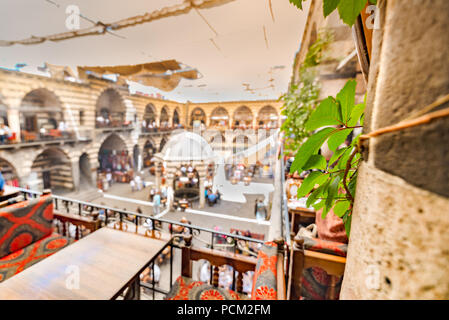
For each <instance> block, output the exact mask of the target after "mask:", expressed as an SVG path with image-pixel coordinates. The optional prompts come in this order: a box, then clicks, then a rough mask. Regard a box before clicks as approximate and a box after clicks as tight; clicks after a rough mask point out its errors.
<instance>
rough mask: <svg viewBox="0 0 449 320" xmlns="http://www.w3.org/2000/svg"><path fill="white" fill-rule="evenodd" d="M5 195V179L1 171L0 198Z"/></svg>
mask: <svg viewBox="0 0 449 320" xmlns="http://www.w3.org/2000/svg"><path fill="white" fill-rule="evenodd" d="M4 193H5V178H3V175H2V173H1V171H0V196H1V195H3V194H4Z"/></svg>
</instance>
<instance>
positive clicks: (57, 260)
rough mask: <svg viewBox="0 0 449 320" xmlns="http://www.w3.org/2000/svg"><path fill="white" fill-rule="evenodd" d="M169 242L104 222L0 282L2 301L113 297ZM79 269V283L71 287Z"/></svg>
mask: <svg viewBox="0 0 449 320" xmlns="http://www.w3.org/2000/svg"><path fill="white" fill-rule="evenodd" d="M166 244H167V241H163V240H156V239H151V238H148V237H144V236H142V235H139V234H133V233H132V232H125V231H119V230H115V229H112V228H109V227H103V228H101V229H99V230H97V231H95V232H93V233H92V234H90V235H88V236H86V237H85V238H83V239H81V240H79V241H77V242H75V243H74V244H72V245H70V246H68V247H67V248H64V249H62V250H60V251H58V252H57V253H55V254H54V255H52V256H50V257H48V258H46V259H44V260H43V261H41V262H39V263H37V264H35V265H33V266H31V267H30V268H28V269H26V270H24V271H23V272H21V273H19V274H17V275H15V276H13V277H11V278H9V279H8V280H6V281H4V282H2V283H0V300H4V299H27V300H35V299H43V300H46V299H50V300H53V299H66V300H69V299H70V300H71V299H83V300H84V299H95V300H97V299H98V300H106V299H114V298H116V297H117V296H118V295H119V294H120V293H121V292H122V291H123V290H124V289H125V288H126V287H128V286H130V285H131V286H132V284H133V283H138V282H139V281H140V280H139V274H140V273H141V272H142V271H143V270H144V269H145V267H146V266H147V265H148V263H149V262H150V261H151V260H152V259H153V258H154V257H155V256H157V255H158V254H159V252H160V251H162V250H163V248H164V247H165V245H166ZM77 268H79V288H78V289H69V288H70V283H73V282H71V280H72V279H76V274H75V273H74V270H76V269H77ZM74 275H75V276H74ZM66 283H68V284H69V286H67V284H66Z"/></svg>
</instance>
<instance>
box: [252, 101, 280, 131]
mask: <svg viewBox="0 0 449 320" xmlns="http://www.w3.org/2000/svg"><path fill="white" fill-rule="evenodd" d="M257 126H258V127H259V128H262V129H274V128H277V127H278V126H279V116H278V113H277V111H276V109H275V108H273V107H272V106H269V105H268V106H265V107H263V108H262V109H260V111H259V114H258V115H257Z"/></svg>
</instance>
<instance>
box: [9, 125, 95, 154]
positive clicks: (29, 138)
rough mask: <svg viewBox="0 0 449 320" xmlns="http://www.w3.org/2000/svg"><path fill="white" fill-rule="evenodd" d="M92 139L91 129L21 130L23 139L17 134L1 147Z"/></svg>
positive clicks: (87, 140) (14, 147)
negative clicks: (45, 131) (77, 130)
mask: <svg viewBox="0 0 449 320" xmlns="http://www.w3.org/2000/svg"><path fill="white" fill-rule="evenodd" d="M91 140H92V132H91V131H88V132H87V131H79V132H75V131H59V130H56V129H55V130H50V131H49V132H48V133H45V134H42V133H36V132H29V131H24V130H22V131H21V141H18V140H17V138H16V134H15V133H13V135H12V136H11V137H10V138H8V139H6V140H5V142H4V143H3V144H0V149H16V148H21V147H32V146H42V145H49V144H64V143H74V142H82V141H86V142H89V141H91Z"/></svg>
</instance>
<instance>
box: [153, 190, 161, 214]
mask: <svg viewBox="0 0 449 320" xmlns="http://www.w3.org/2000/svg"><path fill="white" fill-rule="evenodd" d="M160 210H161V193H160V191H159V190H158V191H157V192H156V194H155V195H154V197H153V213H154V214H155V215H158V214H159V212H160Z"/></svg>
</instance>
